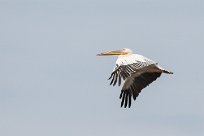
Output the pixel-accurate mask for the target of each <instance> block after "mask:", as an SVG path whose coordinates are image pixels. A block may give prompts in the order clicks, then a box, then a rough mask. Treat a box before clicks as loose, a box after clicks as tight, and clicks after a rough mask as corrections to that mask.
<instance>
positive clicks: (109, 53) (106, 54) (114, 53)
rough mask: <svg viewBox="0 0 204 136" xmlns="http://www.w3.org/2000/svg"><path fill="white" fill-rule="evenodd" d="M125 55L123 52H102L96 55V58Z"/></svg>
mask: <svg viewBox="0 0 204 136" xmlns="http://www.w3.org/2000/svg"><path fill="white" fill-rule="evenodd" d="M126 54H127V52H124V51H123V50H115V51H107V52H102V53H100V54H97V56H110V55H126Z"/></svg>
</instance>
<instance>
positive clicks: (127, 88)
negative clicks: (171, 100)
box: [120, 64, 161, 108]
mask: <svg viewBox="0 0 204 136" xmlns="http://www.w3.org/2000/svg"><path fill="white" fill-rule="evenodd" d="M160 76H161V71H160V70H159V69H158V67H157V66H156V65H154V64H152V65H149V66H146V67H144V68H140V69H139V70H137V72H134V73H132V74H131V76H129V77H128V78H127V79H126V80H125V83H124V85H123V87H122V90H121V94H120V99H122V101H121V107H123V106H124V107H125V108H126V107H127V105H128V107H130V106H131V100H132V97H133V99H134V100H136V97H137V96H138V95H139V93H140V92H141V90H142V89H143V88H145V87H146V86H148V85H149V84H151V83H152V82H153V81H155V80H156V79H157V78H158V77H160Z"/></svg>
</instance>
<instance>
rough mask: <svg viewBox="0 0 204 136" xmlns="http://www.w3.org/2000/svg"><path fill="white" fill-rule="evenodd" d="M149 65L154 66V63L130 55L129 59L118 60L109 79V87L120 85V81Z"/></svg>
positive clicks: (138, 56)
mask: <svg viewBox="0 0 204 136" xmlns="http://www.w3.org/2000/svg"><path fill="white" fill-rule="evenodd" d="M151 64H156V63H155V62H154V61H152V60H149V59H147V58H145V57H143V56H141V55H137V56H136V55H135V54H134V55H132V56H129V57H123V58H118V60H117V61H116V66H115V68H114V70H113V72H112V74H111V76H110V78H109V80H110V79H111V82H110V85H113V86H115V85H116V83H117V82H118V85H119V86H120V85H121V81H122V79H123V80H126V79H127V78H128V77H130V76H131V74H132V73H134V72H137V71H138V70H139V69H141V68H144V67H147V66H149V65H151Z"/></svg>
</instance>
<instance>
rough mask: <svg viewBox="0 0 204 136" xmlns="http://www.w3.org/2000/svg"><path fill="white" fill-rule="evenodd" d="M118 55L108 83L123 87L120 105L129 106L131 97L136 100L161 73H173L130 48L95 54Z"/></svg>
mask: <svg viewBox="0 0 204 136" xmlns="http://www.w3.org/2000/svg"><path fill="white" fill-rule="evenodd" d="M108 55H119V56H118V59H117V61H116V66H115V67H114V69H113V72H112V74H111V76H110V78H109V79H111V83H110V85H113V86H115V85H116V83H117V82H118V85H119V86H120V85H121V81H122V80H123V81H124V83H123V87H122V90H121V94H120V99H122V101H121V107H123V106H124V108H126V107H127V106H128V107H129V108H130V106H131V100H132V98H133V99H134V100H136V97H137V96H138V95H139V93H140V92H141V90H142V89H143V88H145V87H146V86H148V85H149V84H151V83H152V82H153V81H155V80H156V79H157V78H158V77H160V76H161V74H162V73H166V74H173V72H170V71H167V70H165V69H163V68H161V67H160V66H159V65H158V63H156V62H154V61H152V60H150V59H148V58H146V57H144V56H142V55H138V54H133V52H132V50H130V49H127V48H124V49H122V50H116V51H108V52H103V53H100V54H97V56H108Z"/></svg>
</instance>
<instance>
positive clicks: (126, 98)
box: [119, 90, 132, 108]
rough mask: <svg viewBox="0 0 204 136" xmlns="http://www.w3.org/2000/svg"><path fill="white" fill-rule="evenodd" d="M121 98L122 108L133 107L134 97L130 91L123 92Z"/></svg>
mask: <svg viewBox="0 0 204 136" xmlns="http://www.w3.org/2000/svg"><path fill="white" fill-rule="evenodd" d="M119 98H120V99H122V101H121V105H120V107H121V108H130V107H131V101H132V95H131V93H130V92H129V91H128V90H122V91H121V94H120V96H119Z"/></svg>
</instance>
